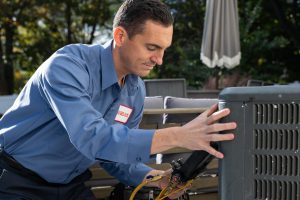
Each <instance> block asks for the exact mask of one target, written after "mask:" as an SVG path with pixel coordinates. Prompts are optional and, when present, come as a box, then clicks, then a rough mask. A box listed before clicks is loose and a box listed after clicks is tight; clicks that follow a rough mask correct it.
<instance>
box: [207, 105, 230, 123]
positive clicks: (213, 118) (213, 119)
mask: <svg viewBox="0 0 300 200" xmlns="http://www.w3.org/2000/svg"><path fill="white" fill-rule="evenodd" d="M229 113H230V110H229V109H228V108H225V109H223V110H219V111H217V112H214V113H212V114H211V115H210V116H209V117H208V120H207V124H208V125H209V124H213V123H214V122H216V121H218V120H220V119H221V118H223V117H226V116H227V115H229Z"/></svg>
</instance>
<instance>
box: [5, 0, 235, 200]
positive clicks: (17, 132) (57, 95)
mask: <svg viewBox="0 0 300 200" xmlns="http://www.w3.org/2000/svg"><path fill="white" fill-rule="evenodd" d="M172 24H173V19H172V16H171V14H170V12H169V10H168V8H167V7H166V5H165V4H163V3H161V2H160V1H159V0H148V1H143V0H126V1H125V2H124V3H123V4H122V6H121V7H120V8H119V10H118V12H117V14H116V16H115V19H114V30H113V40H112V41H109V42H107V43H106V44H105V45H103V46H100V45H83V44H72V45H68V46H65V47H63V48H61V49H59V50H58V51H57V52H55V53H54V54H53V55H52V56H51V57H50V58H49V59H47V60H46V61H45V62H44V63H43V64H42V65H41V66H40V67H39V68H38V69H37V71H36V72H35V74H34V75H33V76H32V77H31V78H30V80H29V81H28V82H27V84H26V85H25V87H24V88H23V90H22V91H21V93H20V94H19V96H18V98H17V99H16V101H15V103H14V104H13V106H12V107H11V108H10V109H9V110H8V111H7V112H6V113H5V114H4V115H3V117H2V118H1V121H0V146H1V148H0V149H1V153H0V199H33V200H39V199H43V200H46V199H49V200H53V199H63V200H66V199H72V200H73V199H78V200H79V199H95V198H94V197H93V194H92V193H91V191H90V190H89V188H87V187H85V185H84V182H85V181H86V180H88V179H89V178H90V176H91V175H90V172H89V171H88V168H89V167H90V166H91V165H93V164H94V163H95V162H97V161H100V165H101V166H102V167H103V168H105V169H106V170H107V171H108V172H109V173H110V174H111V175H113V176H115V177H116V178H118V179H119V180H120V181H122V182H123V183H126V184H129V185H138V184H139V183H140V182H141V181H142V180H143V179H144V178H145V177H146V176H148V175H155V174H161V173H164V172H161V171H157V170H153V169H151V168H149V167H147V166H146V165H144V164H142V163H144V162H147V161H148V160H149V157H150V155H151V154H156V153H159V152H162V151H165V150H167V149H170V148H173V147H184V148H188V149H192V150H195V149H202V150H206V151H208V152H209V153H211V154H213V155H215V156H216V157H219V158H222V157H223V154H222V153H220V152H218V151H217V150H215V149H213V148H212V147H211V146H210V142H211V141H223V140H231V139H233V134H224V135H221V134H218V133H217V132H219V131H223V130H230V129H234V128H235V127H236V124H235V123H226V124H220V123H217V121H218V120H219V119H220V118H222V117H224V116H226V115H228V114H229V110H228V109H225V110H222V111H216V109H217V108H216V106H213V107H212V108H211V109H209V110H208V111H206V112H205V113H203V114H202V115H200V116H199V117H197V118H196V119H194V120H193V121H191V122H190V123H188V124H186V125H184V126H182V127H173V128H167V129H159V130H142V129H137V127H138V125H139V122H140V120H141V118H142V113H143V102H144V97H145V88H144V84H143V81H142V80H141V79H140V78H139V77H144V76H147V75H148V74H149V72H150V71H151V70H152V69H153V67H154V66H155V65H161V64H162V59H163V55H164V51H165V50H166V48H168V47H169V46H170V45H171V41H172V34H173V25H172ZM165 182H166V179H163V180H162V181H160V182H158V183H156V186H158V187H162V186H163V185H165V184H166V183H165Z"/></svg>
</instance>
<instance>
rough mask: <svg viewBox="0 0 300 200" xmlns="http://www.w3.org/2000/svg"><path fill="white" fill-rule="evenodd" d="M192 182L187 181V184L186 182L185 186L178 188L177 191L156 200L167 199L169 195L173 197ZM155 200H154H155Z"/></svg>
mask: <svg viewBox="0 0 300 200" xmlns="http://www.w3.org/2000/svg"><path fill="white" fill-rule="evenodd" d="M192 182H193V180H189V181H188V182H186V184H185V185H184V186H183V187H180V188H178V189H177V190H174V191H173V192H171V193H170V194H167V195H165V196H163V197H160V198H159V199H157V200H163V199H165V198H167V197H170V196H171V195H173V194H175V193H177V192H179V191H181V190H184V189H185V188H187V187H188V186H189V185H191V184H192ZM155 200H156V199H155Z"/></svg>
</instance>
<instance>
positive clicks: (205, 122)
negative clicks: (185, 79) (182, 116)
mask: <svg viewBox="0 0 300 200" xmlns="http://www.w3.org/2000/svg"><path fill="white" fill-rule="evenodd" d="M217 108H218V107H217V104H215V105H213V106H212V107H211V108H209V109H208V110H206V111H205V112H203V113H202V114H201V115H199V116H198V117H196V118H195V119H193V120H192V121H190V122H188V123H187V124H185V125H184V126H182V127H171V128H165V129H158V130H157V131H156V132H155V134H154V137H153V140H152V146H151V153H152V154H155V153H159V152H162V151H166V150H168V149H171V148H174V147H183V148H187V149H190V150H205V151H207V152H208V153H210V154H212V155H214V156H216V157H217V158H223V157H224V155H223V154H222V153H221V152H219V151H217V150H216V149H214V148H212V147H211V146H210V143H211V142H218V141H226V140H232V139H233V138H234V135H233V134H232V133H228V134H219V133H218V132H220V131H226V130H232V129H235V128H236V123H235V122H230V123H218V121H219V120H220V119H221V118H223V117H226V116H227V115H229V113H230V110H229V109H223V110H220V111H217Z"/></svg>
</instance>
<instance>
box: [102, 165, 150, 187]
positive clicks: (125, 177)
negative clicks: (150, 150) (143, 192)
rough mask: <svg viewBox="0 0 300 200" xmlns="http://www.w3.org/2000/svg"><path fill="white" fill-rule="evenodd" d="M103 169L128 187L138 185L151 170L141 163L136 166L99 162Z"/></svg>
mask: <svg viewBox="0 0 300 200" xmlns="http://www.w3.org/2000/svg"><path fill="white" fill-rule="evenodd" d="M100 166H101V167H103V169H105V170H106V171H107V172H108V173H109V174H110V175H111V176H114V177H116V178H117V179H118V180H119V181H121V182H122V183H124V184H125V185H129V186H137V185H139V184H140V183H141V182H142V181H143V179H144V177H145V176H146V174H147V173H148V172H149V171H151V170H152V168H150V167H148V166H147V165H145V164H143V163H137V164H123V163H115V162H100Z"/></svg>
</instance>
